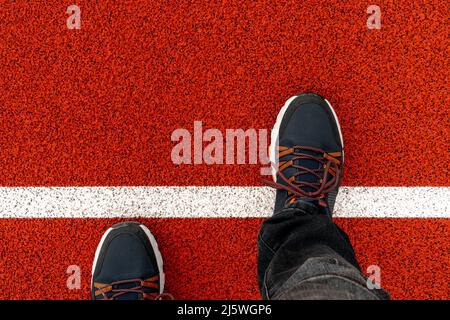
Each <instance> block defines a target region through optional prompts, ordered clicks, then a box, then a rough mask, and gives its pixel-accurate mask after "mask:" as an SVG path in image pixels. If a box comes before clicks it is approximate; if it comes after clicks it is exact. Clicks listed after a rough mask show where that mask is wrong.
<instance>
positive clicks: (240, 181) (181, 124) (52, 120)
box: [0, 0, 450, 299]
mask: <svg viewBox="0 0 450 320" xmlns="http://www.w3.org/2000/svg"><path fill="white" fill-rule="evenodd" d="M368 4H369V3H368V2H365V1H360V0H350V1H345V2H343V1H337V0H336V1H326V2H323V1H312V0H306V1H297V0H296V1H257V2H251V3H250V2H249V3H246V2H242V1H237V0H231V1H223V2H214V3H212V2H211V1H196V2H190V1H189V2H188V1H161V0H152V1H148V0H136V1H132V2H128V1H121V2H116V1H109V0H106V1H101V3H93V2H92V1H77V5H79V6H80V8H81V10H82V16H81V18H82V29H81V30H67V27H66V18H67V17H68V15H67V14H66V13H65V9H66V7H67V5H69V3H67V4H62V3H61V2H60V1H53V0H48V1H37V2H26V1H21V2H14V3H12V2H9V1H1V2H0V9H1V10H0V29H1V32H0V167H1V168H2V174H1V175H0V185H1V186H36V185H39V186H73V185H76V186H102V185H117V186H119V185H260V178H261V176H260V175H259V166H257V165H245V166H244V165H224V166H218V165H213V166H207V165H196V166H193V165H192V166H175V165H173V163H172V161H171V158H170V154H171V149H172V147H173V146H174V143H173V142H171V140H170V136H171V133H172V132H173V130H175V129H177V128H187V129H188V130H190V131H191V132H192V130H193V122H194V121H195V120H199V121H202V122H203V126H204V128H218V129H220V130H222V131H224V130H225V129H226V128H243V129H248V128H266V129H269V128H271V126H272V125H273V122H274V119H275V117H276V114H277V113H278V110H279V108H280V107H281V106H282V105H283V103H284V101H285V100H286V99H287V98H289V97H290V96H292V95H294V94H296V93H300V92H306V91H313V92H317V93H319V94H321V95H323V96H324V97H326V98H327V99H328V100H329V101H330V102H331V103H332V105H333V106H334V107H335V110H336V112H337V114H338V116H339V118H340V122H341V126H342V129H343V133H344V138H345V146H346V167H345V173H344V184H345V185H350V186H351V185H354V186H448V185H449V180H448V168H449V167H448V163H449V156H448V141H449V138H450V137H449V130H448V119H449V116H450V112H449V108H448V105H449V102H450V101H449V98H448V78H449V70H450V65H449V60H448V53H449V51H448V34H449V27H448V24H445V21H446V18H447V17H446V15H447V13H448V12H449V9H450V8H449V3H448V2H446V1H441V0H433V1H428V2H427V3H418V2H417V3H412V2H411V1H406V0H399V1H387V0H380V1H377V3H376V4H377V5H379V6H380V8H381V10H382V28H381V30H368V29H367V27H366V19H367V14H366V8H367V6H368ZM443 201H448V199H443ZM116 221H117V220H106V219H87V220H84V219H42V220H41V219H25V220H16V219H2V220H0V270H1V272H0V280H1V281H0V298H10V299H19V298H29V299H39V298H41V299H42V298H70V299H72V298H73V299H78V298H89V281H90V275H89V274H90V268H91V266H90V265H91V262H92V258H93V253H94V250H95V247H96V245H97V242H98V241H99V239H100V236H101V234H102V233H103V232H104V231H105V230H106V229H107V228H108V227H109V226H110V225H111V224H112V223H113V222H116ZM141 221H143V222H145V223H146V225H148V226H149V227H150V229H151V230H152V231H153V232H154V233H155V235H156V236H157V239H158V241H159V242H160V246H161V250H162V253H163V255H164V259H165V261H166V266H167V268H166V270H167V289H168V290H169V292H172V293H173V294H174V295H175V296H176V297H177V298H186V299H190V298H205V299H207V298H258V297H259V294H258V291H257V286H256V235H257V231H258V228H259V225H260V220H258V219H187V220H184V219H159V220H158V219H151V220H141ZM339 224H341V225H342V226H343V227H344V229H345V230H347V231H348V232H349V233H350V236H351V238H352V241H353V244H354V246H355V249H356V251H357V254H358V258H359V260H360V262H361V264H362V266H363V268H364V269H365V268H366V266H368V265H371V264H376V265H379V266H380V267H381V268H382V284H383V286H384V287H385V288H386V289H387V290H388V291H389V292H390V293H391V295H392V297H393V298H396V299H405V298H414V299H419V298H424V299H442V298H447V299H448V298H450V289H449V286H448V284H449V283H450V279H449V274H450V270H449V265H450V263H449V254H448V253H449V252H450V247H449V241H448V240H449V239H448V238H449V234H450V230H449V228H450V223H449V220H448V219H367V218H364V219H363V218H361V219H359V218H358V219H340V220H339ZM71 264H76V265H79V266H80V267H81V270H82V279H83V282H82V289H81V290H72V291H69V290H68V289H67V288H66V279H67V274H66V269H67V266H68V265H71Z"/></svg>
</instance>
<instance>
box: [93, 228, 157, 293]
mask: <svg viewBox="0 0 450 320" xmlns="http://www.w3.org/2000/svg"><path fill="white" fill-rule="evenodd" d="M91 290H92V299H93V300H115V299H117V300H144V299H151V300H154V299H160V298H161V297H163V296H164V294H163V291H164V272H163V261H162V257H161V253H160V252H159V250H158V244H157V243H156V240H155V238H154V237H153V235H152V234H151V233H150V230H148V229H147V228H146V227H145V226H144V225H142V224H140V223H137V222H123V223H118V224H115V225H113V226H112V227H111V228H110V229H108V230H107V231H106V232H105V234H104V235H103V237H102V239H101V240H100V243H99V245H98V247H97V250H96V252H95V258H94V263H93V267H92V283H91Z"/></svg>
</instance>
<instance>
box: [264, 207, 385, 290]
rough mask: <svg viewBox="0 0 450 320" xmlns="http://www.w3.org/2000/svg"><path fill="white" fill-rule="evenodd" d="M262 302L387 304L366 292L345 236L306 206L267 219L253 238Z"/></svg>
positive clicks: (325, 218)
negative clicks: (255, 239) (369, 301)
mask: <svg viewBox="0 0 450 320" xmlns="http://www.w3.org/2000/svg"><path fill="white" fill-rule="evenodd" d="M258 283H259V288H260V291H261V294H262V297H263V299H388V298H389V295H388V294H387V293H386V292H384V291H383V290H382V289H373V290H370V289H368V288H367V284H366V278H365V277H364V276H363V275H362V273H361V270H360V267H359V264H358V262H357V261H356V258H355V253H354V251H353V248H352V246H351V244H350V240H349V238H348V236H347V235H346V234H345V232H344V231H342V230H341V229H340V228H339V227H338V226H337V225H335V224H334V223H333V221H332V219H331V218H330V217H328V216H326V215H324V214H321V213H319V209H318V208H317V207H316V206H314V205H313V204H310V203H307V202H297V204H296V206H295V207H294V208H287V209H283V210H282V211H280V212H279V213H277V214H275V215H274V216H273V217H271V218H270V219H268V220H266V221H265V222H264V223H263V225H262V227H261V231H260V234H259V237H258Z"/></svg>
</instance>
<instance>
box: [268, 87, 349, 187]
mask: <svg viewBox="0 0 450 320" xmlns="http://www.w3.org/2000/svg"><path fill="white" fill-rule="evenodd" d="M297 97H298V95H295V96H292V97H290V98H289V99H288V100H287V101H286V102H285V104H284V106H283V107H282V108H281V110H280V112H278V115H277V120H276V121H275V124H274V126H273V128H272V131H271V133H270V147H269V159H270V163H271V168H272V178H273V181H275V182H276V181H277V168H278V152H276V150H277V147H278V145H279V133H280V127H281V122H282V121H283V117H284V114H285V113H286V111H287V109H288V108H289V106H290V104H291V103H292V101H294V100H295V98H297ZM324 100H325V102H326V103H327V105H328V107H329V108H330V110H331V113H332V114H333V117H334V120H335V121H336V124H337V127H338V131H339V138H340V139H341V144H342V161H344V138H343V136H342V131H341V125H340V124H339V119H338V117H337V115H336V112H335V111H334V109H333V107H332V106H331V103H330V102H329V101H328V100H327V99H324Z"/></svg>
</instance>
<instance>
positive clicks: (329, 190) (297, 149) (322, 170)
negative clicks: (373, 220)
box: [268, 93, 344, 216]
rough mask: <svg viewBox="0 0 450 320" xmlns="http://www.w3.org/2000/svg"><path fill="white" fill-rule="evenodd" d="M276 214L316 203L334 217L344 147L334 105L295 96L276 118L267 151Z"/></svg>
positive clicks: (318, 97) (321, 99)
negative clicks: (270, 164) (303, 204)
mask: <svg viewBox="0 0 450 320" xmlns="http://www.w3.org/2000/svg"><path fill="white" fill-rule="evenodd" d="M269 155H270V160H271V162H272V174H273V179H274V181H273V182H272V181H269V182H268V183H269V185H271V186H273V187H275V188H276V189H278V190H277V197H276V202H275V213H276V212H278V211H280V210H281V209H282V208H285V207H293V206H298V205H299V204H302V203H305V202H308V203H314V204H315V206H316V207H317V208H319V210H320V212H322V213H325V214H328V215H330V216H331V214H332V213H333V208H334V203H335V201H336V196H337V193H338V189H339V185H340V182H341V177H342V168H343V164H344V143H343V139H342V133H341V129H340V126H339V122H338V119H337V116H336V113H335V112H334V110H333V108H332V107H331V105H330V103H329V102H328V101H327V100H326V99H324V98H322V97H320V96H318V95H316V94H312V93H308V94H300V95H297V96H294V97H291V98H290V99H289V100H287V101H286V104H285V105H284V107H283V108H282V109H281V111H280V113H279V114H278V117H277V120H276V123H275V126H274V128H273V130H272V135H271V146H270V150H269Z"/></svg>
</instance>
